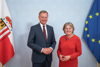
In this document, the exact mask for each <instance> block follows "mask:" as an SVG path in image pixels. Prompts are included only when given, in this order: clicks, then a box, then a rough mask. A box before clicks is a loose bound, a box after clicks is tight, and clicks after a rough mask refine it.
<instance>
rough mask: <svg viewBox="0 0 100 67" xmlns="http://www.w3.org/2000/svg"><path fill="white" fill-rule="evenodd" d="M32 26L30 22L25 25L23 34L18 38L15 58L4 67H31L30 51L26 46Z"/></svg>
mask: <svg viewBox="0 0 100 67" xmlns="http://www.w3.org/2000/svg"><path fill="white" fill-rule="evenodd" d="M32 25H33V23H32V22H28V24H26V29H25V33H24V34H21V35H19V36H18V41H17V44H16V45H17V47H15V48H16V50H15V56H14V57H13V58H12V59H11V60H10V61H11V62H10V61H9V63H7V64H6V67H18V66H19V67H31V65H32V63H31V53H32V50H31V49H30V48H29V47H28V46H27V40H28V35H29V31H30V28H31V26H32ZM19 33H20V32H19ZM14 65H18V66H14Z"/></svg>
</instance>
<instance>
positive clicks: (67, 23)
mask: <svg viewBox="0 0 100 67" xmlns="http://www.w3.org/2000/svg"><path fill="white" fill-rule="evenodd" d="M67 25H70V26H71V27H72V29H73V32H74V29H75V28H74V25H73V24H72V23H71V22H66V23H65V24H64V26H63V31H65V27H66V26H67ZM73 32H72V33H73Z"/></svg>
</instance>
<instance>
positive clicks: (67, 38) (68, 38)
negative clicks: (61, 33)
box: [65, 34, 73, 40]
mask: <svg viewBox="0 0 100 67" xmlns="http://www.w3.org/2000/svg"><path fill="white" fill-rule="evenodd" d="M72 36H73V34H72V35H71V36H70V37H67V36H65V39H66V40H70V39H71V37H72Z"/></svg>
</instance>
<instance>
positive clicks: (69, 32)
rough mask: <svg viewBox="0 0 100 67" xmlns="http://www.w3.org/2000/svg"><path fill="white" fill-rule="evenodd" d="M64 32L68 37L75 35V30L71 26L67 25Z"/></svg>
mask: <svg viewBox="0 0 100 67" xmlns="http://www.w3.org/2000/svg"><path fill="white" fill-rule="evenodd" d="M64 32H65V34H66V35H69V36H70V35H71V34H72V33H73V28H72V27H71V26H70V25H66V26H65V29H64Z"/></svg>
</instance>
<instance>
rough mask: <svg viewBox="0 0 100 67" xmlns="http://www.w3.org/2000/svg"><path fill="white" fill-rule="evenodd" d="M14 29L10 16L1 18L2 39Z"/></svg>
mask: <svg viewBox="0 0 100 67" xmlns="http://www.w3.org/2000/svg"><path fill="white" fill-rule="evenodd" d="M11 30H12V24H11V19H10V18H9V17H5V18H3V19H2V18H1V19H0V41H1V40H2V39H3V38H5V37H7V36H8V35H9V34H10V33H11Z"/></svg>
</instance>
